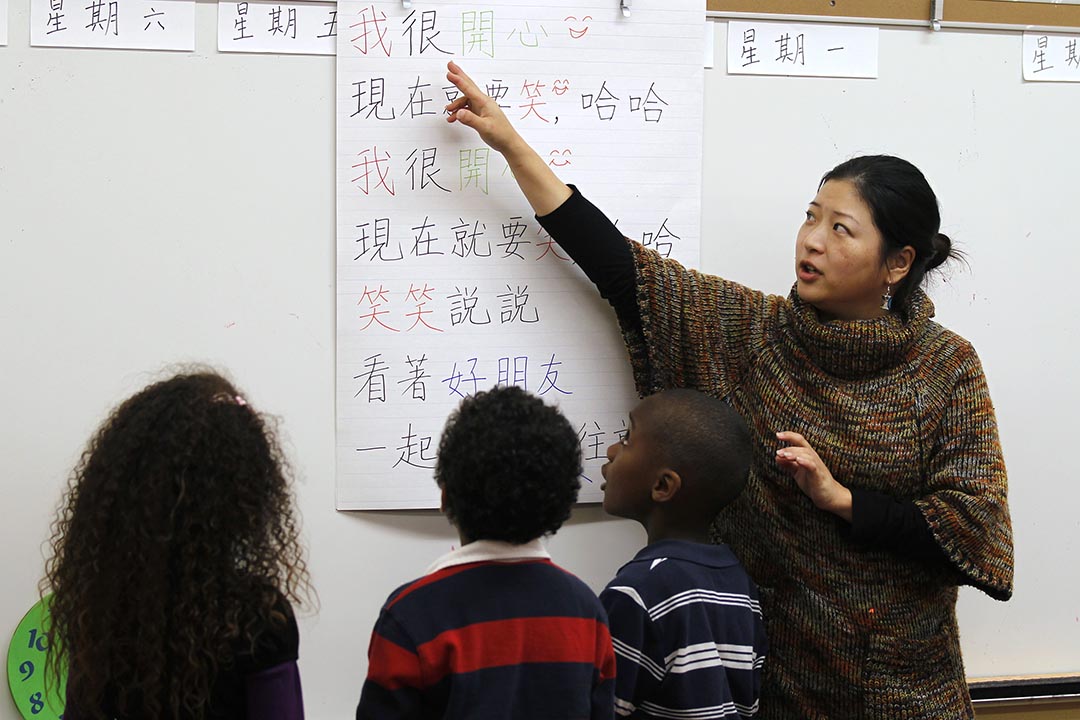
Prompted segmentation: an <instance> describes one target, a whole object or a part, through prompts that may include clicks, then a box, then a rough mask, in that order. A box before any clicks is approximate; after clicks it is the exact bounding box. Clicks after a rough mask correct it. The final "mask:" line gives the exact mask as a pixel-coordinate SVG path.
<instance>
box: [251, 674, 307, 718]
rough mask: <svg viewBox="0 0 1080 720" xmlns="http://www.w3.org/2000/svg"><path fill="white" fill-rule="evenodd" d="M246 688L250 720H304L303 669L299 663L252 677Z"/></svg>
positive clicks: (252, 675)
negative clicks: (298, 665) (301, 670)
mask: <svg viewBox="0 0 1080 720" xmlns="http://www.w3.org/2000/svg"><path fill="white" fill-rule="evenodd" d="M245 686H246V691H247V716H248V718H250V720H256V718H257V719H258V720H304V697H303V693H302V692H301V690H300V669H299V668H298V667H297V666H296V661H295V660H289V661H287V662H283V663H281V664H280V665H274V666H273V667H270V668H267V669H266V670H260V671H259V672H254V673H251V674H249V675H248V676H247V677H246V678H245Z"/></svg>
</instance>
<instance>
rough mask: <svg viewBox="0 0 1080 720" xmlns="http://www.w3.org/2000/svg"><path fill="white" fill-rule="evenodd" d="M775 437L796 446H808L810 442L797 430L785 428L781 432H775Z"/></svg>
mask: <svg viewBox="0 0 1080 720" xmlns="http://www.w3.org/2000/svg"><path fill="white" fill-rule="evenodd" d="M776 437H777V438H778V439H779V440H780V441H782V442H786V443H788V444H789V445H795V446H797V447H810V443H808V442H807V441H806V438H804V437H803V436H802V435H800V434H799V433H797V432H791V431H788V430H785V431H783V432H778V433H776Z"/></svg>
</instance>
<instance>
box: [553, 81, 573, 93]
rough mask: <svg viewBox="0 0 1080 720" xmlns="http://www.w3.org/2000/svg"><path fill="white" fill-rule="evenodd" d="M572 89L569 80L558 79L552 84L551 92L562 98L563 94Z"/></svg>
mask: <svg viewBox="0 0 1080 720" xmlns="http://www.w3.org/2000/svg"><path fill="white" fill-rule="evenodd" d="M569 89H570V81H569V80H567V79H565V78H564V79H561V80H560V79H556V80H555V81H554V82H553V83H551V92H553V93H555V94H556V95H558V96H560V97H562V95H563V93H565V92H566V91H567V90H569Z"/></svg>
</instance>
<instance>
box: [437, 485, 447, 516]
mask: <svg viewBox="0 0 1080 720" xmlns="http://www.w3.org/2000/svg"><path fill="white" fill-rule="evenodd" d="M439 512H441V513H442V514H443V515H445V514H446V486H445V485H440V486H439Z"/></svg>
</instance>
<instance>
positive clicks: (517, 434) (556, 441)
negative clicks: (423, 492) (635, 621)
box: [356, 387, 615, 720]
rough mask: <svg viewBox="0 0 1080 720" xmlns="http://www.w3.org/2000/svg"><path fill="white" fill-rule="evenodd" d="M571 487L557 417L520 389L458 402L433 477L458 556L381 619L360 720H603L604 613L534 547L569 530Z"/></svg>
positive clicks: (608, 659)
mask: <svg viewBox="0 0 1080 720" xmlns="http://www.w3.org/2000/svg"><path fill="white" fill-rule="evenodd" d="M580 474H581V446H580V443H579V440H578V436H577V433H575V432H574V429H573V428H572V427H571V425H570V423H569V422H568V421H567V420H566V418H565V417H564V416H563V415H562V413H560V412H559V410H558V409H556V408H554V407H551V406H548V405H545V404H544V402H543V401H542V400H540V399H539V398H536V397H534V396H532V395H529V394H528V393H526V392H525V391H523V390H522V389H520V388H517V387H499V388H495V389H492V390H489V391H486V392H481V393H477V394H476V395H473V396H471V397H469V398H466V399H465V400H464V401H462V403H461V405H460V407H459V408H458V409H457V411H456V412H454V413H453V414H452V415H451V416H450V418H449V419H448V420H447V423H446V427H445V428H444V430H443V435H442V439H441V441H440V443H439V455H438V460H437V461H436V467H435V481H436V483H437V484H438V486H439V488H440V490H441V491H442V510H443V512H444V513H445V514H446V516H447V518H448V519H449V520H450V522H451V523H452V524H453V525H454V526H455V527H456V528H457V530H458V534H459V536H460V538H461V543H462V544H461V547H460V548H458V549H456V550H454V551H452V552H450V553H449V554H447V555H445V556H443V557H442V558H440V559H438V560H437V561H435V563H434V564H433V565H432V566H431V567H429V568H428V571H427V574H425V575H424V576H423V577H421V578H419V579H418V580H415V581H413V582H410V583H407V584H406V585H404V586H402V587H400V588H398V589H397V590H395V591H394V592H393V593H392V594H391V595H390V597H389V599H388V600H387V601H386V604H385V605H384V606H383V608H382V611H381V612H380V614H379V619H378V621H377V622H376V624H375V630H374V632H373V633H372V636H371V645H370V647H369V649H368V676H367V680H366V681H365V682H364V687H363V691H362V692H361V696H360V703H359V705H358V706H357V709H356V717H357V720H361V719H364V720H366V719H369V718H379V720H386V719H397V718H464V717H469V718H492V719H495V718H498V719H499V720H503V719H504V718H514V719H515V720H529V719H530V718H536V720H541V719H542V720H551V718H567V719H569V718H611V717H612V716H613V703H614V675H615V655H614V652H613V650H612V646H611V636H610V634H609V632H608V627H607V618H606V615H605V613H604V609H603V607H602V606H601V605H600V601H599V600H598V599H597V597H596V595H595V594H594V593H593V592H592V590H590V589H589V587H588V586H587V585H585V583H584V582H582V581H581V580H579V579H578V578H576V577H574V576H573V575H571V574H570V573H568V572H567V571H565V570H563V569H561V568H560V567H558V566H557V565H555V564H554V563H552V561H551V557H550V556H549V555H548V553H547V551H546V550H545V549H544V547H543V545H542V544H541V538H542V537H543V536H545V535H551V534H554V533H555V531H556V530H558V529H559V527H561V526H562V524H563V522H564V521H565V520H566V519H567V518H568V517H569V516H570V509H571V507H572V506H573V504H574V502H575V501H576V500H577V495H578V476H579V475H580Z"/></svg>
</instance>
